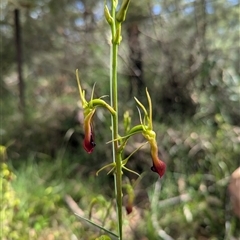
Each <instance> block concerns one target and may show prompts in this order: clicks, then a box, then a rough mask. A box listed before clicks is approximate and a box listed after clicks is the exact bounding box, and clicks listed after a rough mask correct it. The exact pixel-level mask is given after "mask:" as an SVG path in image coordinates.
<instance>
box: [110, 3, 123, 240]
mask: <svg viewBox="0 0 240 240" xmlns="http://www.w3.org/2000/svg"><path fill="white" fill-rule="evenodd" d="M111 3H112V4H111V15H112V19H113V20H114V21H113V22H112V23H111V25H110V26H111V32H112V45H111V72H110V92H111V95H110V96H111V105H112V107H113V109H114V111H115V112H116V114H114V115H112V139H117V138H118V89H117V87H118V86H117V57H118V44H117V42H116V41H115V36H116V25H115V12H116V5H117V4H116V0H112V1H111ZM112 148H113V162H114V163H115V164H116V171H115V174H114V183H115V194H116V200H117V216H118V235H119V239H120V240H122V157H121V152H120V151H119V150H118V141H113V142H112Z"/></svg>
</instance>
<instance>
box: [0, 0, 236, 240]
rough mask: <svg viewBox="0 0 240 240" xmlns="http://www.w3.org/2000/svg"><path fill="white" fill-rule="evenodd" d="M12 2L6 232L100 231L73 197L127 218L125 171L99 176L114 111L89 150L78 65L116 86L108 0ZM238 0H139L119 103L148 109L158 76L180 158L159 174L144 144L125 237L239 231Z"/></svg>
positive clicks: (104, 218) (36, 235) (8, 11)
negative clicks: (234, 183) (120, 180)
mask: <svg viewBox="0 0 240 240" xmlns="http://www.w3.org/2000/svg"><path fill="white" fill-rule="evenodd" d="M0 7H1V19H0V21H1V25H0V33H1V48H0V52H1V75H0V89H1V97H0V101H1V127H0V135H1V157H2V159H3V161H2V163H1V192H2V194H1V195H2V196H1V202H2V204H3V205H2V206H3V207H1V223H2V229H1V234H2V236H1V237H2V239H4V240H5V239H8V240H10V239H13V240H15V239H49V240H50V239H72V240H75V239H94V238H95V237H97V236H99V232H98V230H97V229H95V228H92V227H90V226H89V225H87V224H86V223H85V222H84V221H80V220H78V219H77V218H76V217H75V216H74V214H73V213H72V211H71V210H70V208H74V207H75V208H74V209H76V206H75V205H74V203H77V211H79V213H81V214H85V216H86V217H88V216H89V215H90V216H91V217H92V219H94V220H95V221H98V222H100V223H101V224H104V225H105V226H107V227H108V228H110V229H114V228H115V227H116V226H115V222H114V218H115V216H114V214H115V213H114V208H113V207H112V205H114V203H112V201H111V199H112V197H113V194H114V193H113V190H112V189H113V188H112V185H113V183H112V180H113V178H112V177H111V176H106V175H105V174H103V173H101V174H100V175H99V176H98V177H96V176H95V173H96V171H97V170H98V169H99V168H100V167H102V166H103V165H105V164H107V163H109V162H110V161H111V147H110V145H106V144H105V143H106V142H107V141H109V139H110V131H109V121H110V119H109V117H108V115H107V114H105V112H97V115H96V116H95V121H94V122H95V124H94V129H95V139H96V143H97V146H96V148H95V150H94V152H93V153H92V154H91V155H88V154H86V153H85V152H84V150H83V149H82V139H83V131H82V126H81V124H82V118H81V114H82V112H81V109H79V108H78V105H77V101H78V99H79V96H78V91H77V86H76V80H75V76H74V73H75V69H76V68H78V69H79V71H80V72H81V76H82V79H83V84H84V88H85V89H86V92H87V95H90V93H91V88H92V85H93V84H94V83H95V82H96V91H95V94H96V95H98V96H102V95H108V94H109V82H108V75H109V42H110V39H109V36H110V35H109V30H108V26H107V24H106V22H105V20H104V18H103V1H96V0H94V1H90V0H88V1H86V0H84V1H83V0H82V1H80V0H59V1H53V0H34V1H33V0H18V1H17V0H12V1H6V0H2V1H1V3H0ZM15 9H18V11H19V13H20V18H19V19H20V26H21V29H20V30H21V39H22V43H21V45H22V55H21V56H22V60H23V85H22V87H23V94H22V95H20V97H19V81H18V74H17V62H16V60H15V59H16V45H17V44H16V40H15V38H16V35H15V27H16V24H15V21H14V10H15ZM239 9H240V8H239V2H238V1H235V0H227V1H226V0H195V1H186V0H179V1H174V0H161V1H158V0H148V1H143V0H139V1H132V2H131V5H130V9H129V14H128V18H127V22H126V23H124V29H125V32H124V36H123V43H122V45H121V47H120V53H119V64H120V69H119V95H120V97H119V100H120V112H121V114H122V115H123V114H124V112H125V111H126V110H128V111H129V112H130V113H131V116H132V121H133V122H137V121H139V120H138V113H137V110H136V103H135V102H134V100H133V96H136V97H137V98H138V99H139V100H140V101H142V102H145V101H146V99H145V94H144V90H145V87H148V89H149V92H150V93H151V96H152V100H153V106H154V114H153V115H154V124H155V129H156V130H157V133H158V142H159V145H160V146H159V147H160V148H161V153H160V154H161V155H162V158H163V160H164V161H165V162H166V163H167V166H168V167H167V173H166V175H165V176H164V178H163V179H162V180H161V181H159V180H157V175H156V174H154V173H152V172H151V171H150V166H151V160H150V159H149V156H148V154H145V151H144V149H143V150H141V151H140V152H138V153H137V154H135V155H134V156H133V158H132V159H131V161H130V162H129V165H128V167H130V168H133V169H134V170H136V171H138V172H139V173H144V176H143V178H142V180H141V181H140V182H139V183H138V184H136V185H137V186H136V205H135V209H134V212H133V213H132V214H130V215H129V216H126V222H125V225H126V226H125V234H126V236H128V237H127V239H239V236H240V230H239V229H240V222H239V219H237V218H236V217H235V215H234V213H233V211H232V207H231V204H230V198H229V194H228V191H227V185H228V182H229V177H230V175H231V173H232V172H233V171H234V170H235V169H236V168H237V167H238V166H239V165H240V164H239V163H240V162H239V154H240V145H239V142H240V125H239V123H240V111H239V104H240V98H239V94H240V77H239V76H240V68H239V60H240V59H239V56H240V54H239V14H240V12H239ZM23 103H24V104H23ZM121 128H123V126H122V125H121V126H120V129H121ZM141 141H142V139H141V137H140V136H139V138H136V139H135V142H133V141H132V142H131V143H130V145H129V146H128V151H129V153H130V152H131V151H132V150H133V149H134V148H136V146H138V144H139V143H140V142H141ZM129 177H130V178H133V176H131V175H130V176H129ZM69 206H70V208H69ZM81 211H82V212H81ZM128 226H130V228H129V227H128Z"/></svg>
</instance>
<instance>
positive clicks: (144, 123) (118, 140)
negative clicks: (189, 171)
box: [76, 0, 166, 240]
mask: <svg viewBox="0 0 240 240" xmlns="http://www.w3.org/2000/svg"><path fill="white" fill-rule="evenodd" d="M110 2H111V8H110V10H109V8H108V5H107V3H106V2H105V7H104V14H105V18H106V20H107V22H108V24H109V26H110V28H111V35H112V44H111V57H110V64H111V68H110V98H111V103H110V104H108V103H107V102H106V101H104V100H103V99H102V98H96V99H95V98H94V87H93V91H92V95H91V98H90V100H89V101H87V100H86V98H85V91H84V90H83V89H82V86H81V81H80V78H79V74H78V70H76V77H77V83H78V88H79V93H80V100H81V103H82V108H83V114H84V124H83V125H84V126H83V128H84V133H85V137H84V141H83V147H84V149H85V150H86V152H87V153H91V152H92V151H93V150H94V147H95V146H96V144H95V142H94V134H93V127H92V121H93V116H94V114H95V112H96V111H97V109H98V107H102V108H105V109H106V110H108V112H109V113H110V114H111V119H112V121H111V131H112V140H111V141H109V143H111V144H112V152H113V161H112V162H111V163H109V164H107V165H106V166H104V167H102V168H101V169H100V170H98V171H97V175H98V173H99V172H100V171H102V170H104V169H106V168H110V170H109V171H108V174H109V173H113V174H114V182H115V195H116V209H117V216H118V218H117V219H118V231H117V234H114V233H112V232H110V231H108V230H106V229H104V228H103V227H100V226H98V227H100V228H101V229H103V230H105V231H107V232H108V233H109V234H111V235H113V236H115V237H117V238H118V239H119V240H122V239H123V234H122V223H123V220H122V216H123V213H122V189H123V187H124V186H123V181H122V175H123V170H126V171H130V172H133V173H135V174H137V175H139V174H138V173H136V172H135V171H133V170H131V169H129V168H127V167H126V164H127V162H128V160H129V159H130V158H131V156H132V155H133V154H134V153H135V152H136V151H138V150H139V149H140V148H141V147H142V146H143V145H142V146H140V147H139V148H137V149H136V150H135V151H133V152H132V153H131V154H130V155H129V156H128V157H127V158H125V159H123V153H124V149H125V147H126V145H127V142H128V140H129V138H131V137H132V136H133V135H135V134H142V135H143V137H144V138H145V139H146V143H148V144H149V145H150V154H151V158H152V163H153V166H152V167H151V170H152V171H153V172H156V173H157V174H158V175H159V177H162V176H163V175H164V173H165V169H166V165H165V163H164V162H163V161H162V160H161V159H159V157H158V146H157V141H156V133H155V132H154V130H153V122H152V101H151V97H150V94H149V92H148V90H147V89H146V96H147V100H148V110H147V109H146V108H145V106H144V105H143V104H142V103H141V102H140V101H139V100H138V99H137V98H135V100H136V103H137V105H138V111H139V118H140V123H139V124H138V125H136V126H133V127H130V116H129V114H128V113H126V114H125V116H124V124H125V125H126V126H125V130H126V131H125V133H124V136H121V135H120V134H119V131H118V125H119V121H118V118H119V114H118V83H117V56H118V46H119V45H120V43H121V40H122V36H121V25H122V23H123V22H124V20H125V19H126V14H127V10H128V7H129V4H130V0H123V1H122V3H121V4H120V6H118V1H117V0H111V1H110ZM117 9H118V10H117ZM142 114H143V117H142ZM146 143H144V144H146ZM127 189H128V191H131V188H129V187H127ZM131 196H133V195H132V194H131ZM132 200H133V197H131V198H130V199H129V207H128V209H127V213H130V212H131V207H132V206H131V202H132ZM87 221H90V220H87ZM94 225H96V224H94ZM106 239H107V238H106Z"/></svg>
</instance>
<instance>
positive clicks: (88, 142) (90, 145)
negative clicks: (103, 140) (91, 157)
mask: <svg viewBox="0 0 240 240" xmlns="http://www.w3.org/2000/svg"><path fill="white" fill-rule="evenodd" d="M95 146H96V143H95V142H94V140H93V135H92V133H91V134H90V138H88V137H85V138H84V142H83V147H84V149H85V150H86V152H87V153H91V152H92V151H93V149H94V147H95Z"/></svg>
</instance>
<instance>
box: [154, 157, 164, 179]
mask: <svg viewBox="0 0 240 240" xmlns="http://www.w3.org/2000/svg"><path fill="white" fill-rule="evenodd" d="M151 170H152V171H153V172H156V173H157V174H158V175H159V176H160V178H161V177H162V176H163V175H164V173H165V171H166V164H165V163H164V162H163V161H162V160H160V159H158V161H157V162H156V160H155V161H154V163H153V166H152V167H151Z"/></svg>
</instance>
